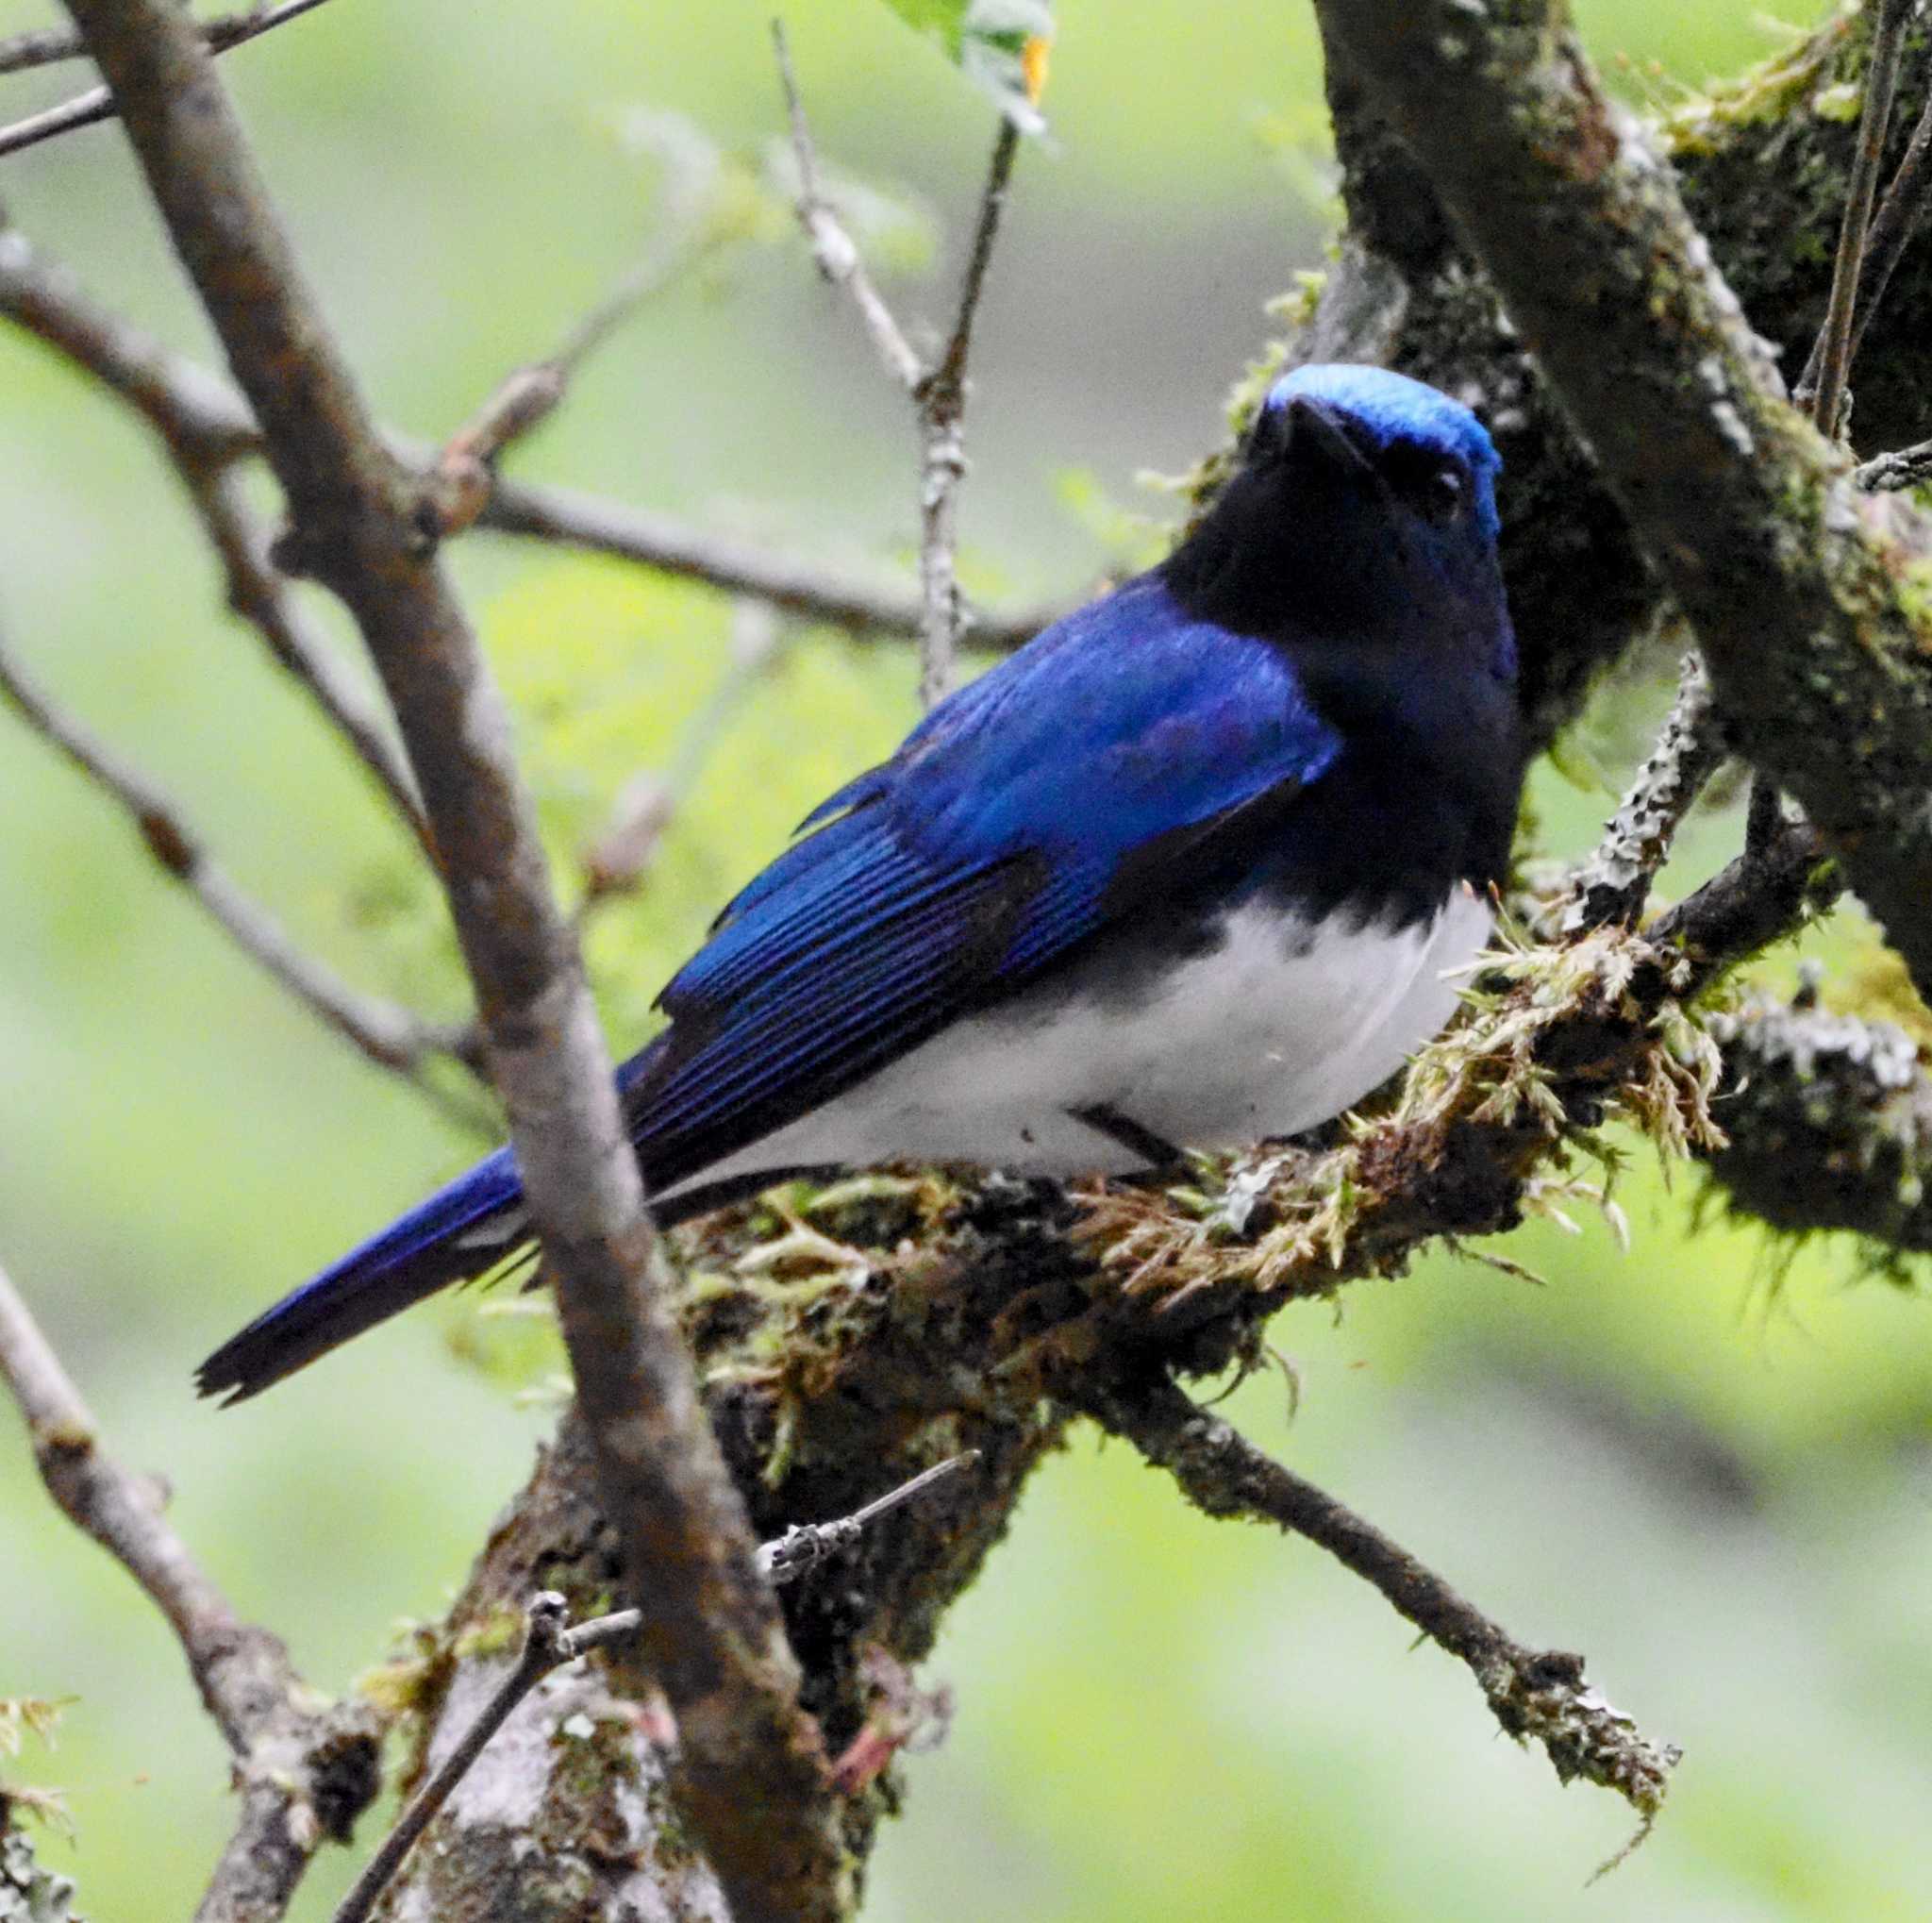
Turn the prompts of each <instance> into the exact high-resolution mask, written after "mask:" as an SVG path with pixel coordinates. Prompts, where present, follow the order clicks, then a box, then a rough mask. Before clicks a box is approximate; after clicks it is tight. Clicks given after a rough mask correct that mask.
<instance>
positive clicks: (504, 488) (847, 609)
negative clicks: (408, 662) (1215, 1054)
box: [0, 226, 1058, 652]
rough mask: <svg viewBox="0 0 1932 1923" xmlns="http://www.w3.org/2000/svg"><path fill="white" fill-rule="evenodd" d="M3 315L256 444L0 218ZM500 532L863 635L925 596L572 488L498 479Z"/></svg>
mask: <svg viewBox="0 0 1932 1923" xmlns="http://www.w3.org/2000/svg"><path fill="white" fill-rule="evenodd" d="M0 314H5V315H7V316H8V318H9V319H11V320H13V321H15V322H16V323H18V324H19V325H20V326H23V327H24V328H25V330H26V331H27V332H29V333H31V334H33V335H35V336H37V337H38V338H39V339H40V340H42V341H43V342H44V343H46V344H47V345H49V346H51V347H53V348H55V349H56V350H57V351H58V352H59V353H60V354H62V355H64V356H65V357H66V359H67V360H70V361H71V362H73V363H74V364H75V366H76V367H78V368H79V369H80V370H81V371H82V372H84V373H86V374H88V375H91V376H92V377H93V378H94V379H96V380H98V381H99V382H100V383H101V384H102V385H104V386H105V387H107V388H108V389H109V390H110V391H111V392H112V393H116V394H118V395H119V396H120V397H121V398H122V399H123V400H125V402H127V404H128V405H129V406H130V407H132V408H134V409H135V410H136V411H137V412H139V413H140V414H141V415H142V418H143V419H144V420H146V421H147V422H148V424H149V426H152V427H153V428H154V429H155V430H156V432H158V434H159V435H160V436H161V438H162V440H163V441H164V442H166V443H168V444H169V445H170V446H174V445H175V444H177V443H179V444H182V445H184V446H185V447H186V448H187V449H188V450H190V451H191V452H192V455H193V458H194V459H195V460H197V461H201V462H207V463H209V464H212V465H220V464H221V463H223V462H225V461H228V460H241V459H242V458H244V457H246V456H249V455H252V454H256V453H258V452H259V451H260V447H261V437H260V434H259V431H258V429H257V427H256V425H255V421H254V418H253V416H252V414H251V413H250V411H249V409H248V405H247V403H246V402H245V401H244V400H243V399H242V396H241V395H240V394H239V393H236V391H235V390H234V388H233V387H231V386H230V385H229V384H228V383H227V382H226V381H225V380H223V379H221V378H220V376H216V375H214V374H211V373H210V372H208V370H207V369H206V368H203V367H201V366H199V365H197V364H196V363H195V362H193V361H191V360H185V359H183V358H182V357H180V356H178V355H175V354H173V353H170V352H169V351H168V350H167V349H166V348H163V347H162V346H160V345H159V344H158V343H157V342H155V341H154V340H153V339H152V338H150V337H149V336H148V335H146V334H144V333H142V331H141V330H140V329H139V328H136V327H133V326H129V325H128V324H127V323H126V322H125V321H123V320H121V319H120V318H119V317H118V316H115V315H113V314H110V313H108V311H106V310H105V309H102V308H100V307H99V306H97V305H96V304H95V303H93V302H92V301H90V300H89V299H88V298H87V296H86V295H85V294H84V293H81V291H80V289H79V288H78V286H77V285H76V284H75V280H74V277H73V276H72V275H70V274H68V273H67V272H66V271H65V270H64V269H61V268H58V267H57V266H55V265H54V264H53V263H51V262H49V261H48V260H46V259H44V257H43V256H42V255H41V253H40V252H39V250H37V249H35V248H32V247H30V246H29V245H28V244H27V242H26V241H25V237H24V236H22V235H21V234H19V233H18V232H16V231H12V230H9V229H8V228H6V227H4V226H0ZM387 438H388V442H389V445H390V446H391V449H392V450H393V451H394V452H395V453H396V455H397V456H398V458H399V459H401V460H403V461H404V462H405V463H406V464H407V465H408V467H409V469H410V470H411V471H412V472H413V473H414V474H415V475H416V476H418V477H421V479H422V480H423V482H424V483H425V488H427V487H429V486H431V485H432V484H433V482H434V477H435V471H436V466H437V462H438V459H439V455H438V451H437V450H436V449H434V448H431V447H429V446H427V445H425V444H424V443H418V442H412V441H408V440H407V439H404V438H402V437H400V436H396V435H391V436H389V437H387ZM476 525H477V526H478V527H484V528H487V529H491V530H493V531H494V532H496V533H499V534H508V535H515V536H519V537H521V538H523V539H525V540H534V541H541V542H547V543H552V544H554V545H557V546H561V547H576V548H581V549H583V550H584V551H586V552H588V553H592V554H606V555H609V556H611V557H612V558H613V559H616V560H626V561H632V562H635V563H637V564H638V565H640V566H642V567H648V568H651V569H653V570H655V571H657V572H658V573H662V574H672V575H677V576H680V577H684V578H686V579H689V580H697V581H702V582H704V583H706V584H707V585H708V586H710V587H715V588H719V589H722V590H723V591H724V592H725V593H727V594H750V595H754V596H756V597H757V598H758V599H759V600H763V601H769V602H770V603H771V604H772V605H773V606H774V608H781V609H783V610H785V611H786V612H787V613H791V614H796V615H798V616H800V617H801V618H802V619H805V620H810V621H824V622H829V623H831V624H832V625H833V626H835V627H844V628H848V629H850V630H852V631H853V632H855V633H858V634H860V635H903V636H908V637H909V636H912V635H916V634H917V633H918V632H919V625H920V622H921V619H922V618H923V614H924V601H923V599H922V597H921V595H920V594H919V593H918V592H917V591H916V590H915V589H911V588H907V587H903V586H899V585H896V584H893V583H891V582H890V581H888V580H884V579H882V578H880V577H877V576H874V575H871V574H861V573H857V572H851V571H847V570H843V569H840V568H837V567H832V566H827V565H824V564H822V563H818V562H814V561H808V560H802V559H799V558H797V557H793V556H787V555H782V554H774V553H772V552H770V551H769V550H768V549H766V548H763V547H759V546H754V545H752V544H751V543H747V542H742V541H736V540H733V539H732V538H731V537H730V536H728V535H724V534H718V533H714V532H711V531H709V530H708V529H704V528H700V527H693V526H692V525H691V523H689V522H687V521H683V520H680V519H678V518H677V517H676V516H675V515H670V514H661V513H658V512H656V511H655V510H651V509H647V508H637V507H631V506H629V505H627V504H625V503H622V502H617V501H611V500H607V499H605V498H603V497H602V496H599V495H595V494H589V493H580V492H578V491H575V490H573V489H569V488H559V487H550V486H544V485H541V484H538V483H533V482H528V481H520V480H511V479H507V478H503V477H496V478H495V479H494V480H493V484H492V486H491V492H490V496H489V498H488V500H487V501H486V502H485V503H484V505H483V507H482V509H481V511H480V512H479V513H478V515H477V517H476ZM1056 612H1058V610H1047V609H1030V610H1029V609H1019V610H1008V611H1006V612H991V613H975V614H974V642H975V643H976V644H978V645H979V646H982V647H986V648H991V649H995V650H999V651H1002V652H1005V651H1009V650H1011V649H1013V648H1016V647H1018V646H1019V645H1020V644H1022V643H1023V642H1026V641H1030V640H1031V639H1032V637H1033V636H1034V635H1035V634H1037V633H1038V632H1039V631H1040V630H1041V628H1042V627H1045V626H1046V624H1047V623H1048V622H1049V621H1051V620H1052V619H1053V618H1054V615H1055V613H1056Z"/></svg>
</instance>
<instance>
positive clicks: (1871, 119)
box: [1744, 0, 1932, 857]
mask: <svg viewBox="0 0 1932 1923" xmlns="http://www.w3.org/2000/svg"><path fill="white" fill-rule="evenodd" d="M1916 4H1917V0H1880V4H1879V11H1878V18H1877V23H1876V25H1874V28H1873V31H1872V51H1871V54H1870V57H1869V59H1868V60H1867V63H1866V68H1865V99H1864V104H1863V107H1862V108H1861V109H1860V111H1859V115H1858V141H1857V148H1856V150H1855V152H1854V155H1853V159H1852V171H1851V176H1850V177H1849V179H1848V180H1847V182H1846V185H1845V207H1844V218H1843V220H1842V222H1841V223H1840V226H1839V234H1838V251H1837V253H1836V255H1835V256H1834V258H1833V260H1832V266H1831V292H1830V293H1829V294H1828V295H1827V296H1826V299H1825V307H1824V325H1823V326H1821V327H1820V328H1819V330H1818V338H1817V340H1816V341H1814V342H1813V343H1811V353H1810V356H1809V358H1808V359H1807V361H1806V363H1805V371H1804V373H1803V375H1802V376H1800V377H1799V380H1798V385H1797V388H1796V390H1795V391H1794V393H1793V394H1792V398H1793V400H1794V401H1795V402H1797V403H1798V405H1800V406H1802V407H1806V408H1808V410H1810V414H1811V418H1812V420H1813V421H1815V422H1816V423H1817V424H1818V426H1819V428H1820V430H1821V431H1822V432H1823V433H1824V434H1825V435H1826V436H1827V437H1829V438H1830V439H1832V440H1837V439H1838V438H1839V436H1840V433H1841V431H1842V429H1843V426H1844V418H1843V417H1844V410H1845V400H1846V395H1847V392H1848V382H1849V381H1850V378H1851V371H1852V359H1853V356H1854V355H1855V354H1856V353H1857V343H1858V339H1859V335H1860V333H1862V328H1859V329H1858V330H1857V331H1855V330H1854V323H1855V322H1856V321H1857V320H1858V319H1859V312H1858V306H1859V298H1860V296H1861V295H1862V294H1863V293H1865V291H1866V286H1867V278H1868V276H1867V274H1866V268H1867V265H1868V262H1867V258H1866V256H1867V242H1868V239H1869V237H1870V233H1871V229H1872V200H1873V196H1874V193H1875V192H1877V187H1878V168H1879V163H1880V162H1881V161H1882V160H1883V159H1884V158H1885V136H1886V131H1887V128H1888V127H1889V126H1890V121H1891V98H1892V94H1893V93H1894V92H1896V90H1897V86H1898V69H1899V60H1900V58H1901V56H1902V54H1903V52H1904V48H1905V30H1906V22H1907V20H1908V19H1909V18H1910V17H1911V13H1912V9H1913V7H1914V6H1915V5H1916ZM1926 110H1927V113H1928V114H1932V102H1928V103H1927V109H1926ZM1922 125H1923V124H1922ZM1918 144H1919V143H1918V142H1917V140H1916V138H1915V140H1914V142H1913V149H1914V150H1916V149H1917V147H1918ZM1914 150H1908V151H1907V155H1906V159H1905V160H1904V161H1903V162H1902V163H1901V165H1900V168H1899V176H1898V178H1897V179H1895V180H1894V182H1893V189H1892V192H1890V193H1889V194H1888V195H1887V196H1886V206H1885V211H1886V213H1887V215H1888V216H1890V219H1889V221H1888V226H1889V228H1890V238H1889V239H1888V243H1887V244H1888V248H1889V251H1890V260H1889V261H1888V263H1887V264H1886V266H1885V267H1884V269H1883V272H1882V273H1880V274H1878V275H1876V276H1873V277H1872V278H1873V285H1874V299H1875V297H1876V293H1882V292H1883V290H1884V285H1885V282H1886V281H1887V280H1889V279H1890V276H1891V264H1892V263H1893V262H1895V261H1896V259H1897V257H1898V253H1899V252H1900V251H1901V250H1902V249H1903V248H1904V245H1905V242H1906V238H1907V228H1908V226H1909V225H1910V222H1911V220H1912V217H1913V203H1914V200H1915V198H1916V195H1915V193H1914V189H1913V182H1914V179H1915V177H1916V174H1917V170H1918V166H1919V163H1920V160H1921V159H1923V154H1921V153H1917V152H1916V151H1914ZM1901 182H1902V183H1903V186H1904V191H1903V192H1900V184H1901ZM1863 319H1864V320H1866V321H1869V320H1870V319H1871V309H1870V308H1867V309H1866V310H1865V312H1864V315H1863ZM1783 818H1784V816H1783V809H1782V805H1781V803H1780V801H1779V799H1778V790H1777V783H1776V782H1775V781H1774V779H1773V778H1772V777H1771V776H1770V775H1768V774H1766V773H1764V772H1763V771H1762V770H1759V771H1757V772H1756V773H1754V774H1753V776H1752V778H1751V800H1750V807H1749V811H1748V813H1747V814H1746V816H1745V821H1744V852H1745V853H1746V854H1747V855H1751V856H1754V857H1755V856H1761V855H1762V854H1763V853H1764V851H1765V850H1766V849H1767V848H1768V847H1769V846H1770V844H1771V842H1772V839H1773V837H1774V836H1775V835H1776V833H1777V831H1778V828H1779V826H1780V824H1781V823H1782V821H1783Z"/></svg>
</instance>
